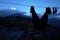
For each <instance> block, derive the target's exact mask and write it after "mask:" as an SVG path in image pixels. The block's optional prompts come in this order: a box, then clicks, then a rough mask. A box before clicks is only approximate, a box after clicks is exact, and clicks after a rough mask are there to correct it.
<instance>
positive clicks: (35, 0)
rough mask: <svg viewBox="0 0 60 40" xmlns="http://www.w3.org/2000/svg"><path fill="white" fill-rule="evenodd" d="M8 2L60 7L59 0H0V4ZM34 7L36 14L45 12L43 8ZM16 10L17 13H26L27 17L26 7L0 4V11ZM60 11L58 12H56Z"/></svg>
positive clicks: (27, 8)
mask: <svg viewBox="0 0 60 40" xmlns="http://www.w3.org/2000/svg"><path fill="white" fill-rule="evenodd" d="M1 1H2V2H9V3H15V4H21V5H29V6H32V5H33V6H41V7H48V6H49V7H55V6H56V7H60V0H0V2H1ZM41 7H35V10H36V12H37V13H40V14H43V13H44V12H45V8H41ZM10 8H17V10H19V11H23V12H27V14H28V15H29V14H30V13H29V11H30V7H27V6H19V5H10V4H3V3H0V9H10ZM59 11H60V9H59V10H58V12H59Z"/></svg>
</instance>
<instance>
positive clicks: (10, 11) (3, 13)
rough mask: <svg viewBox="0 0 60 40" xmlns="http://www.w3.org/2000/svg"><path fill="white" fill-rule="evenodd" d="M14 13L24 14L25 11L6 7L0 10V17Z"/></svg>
mask: <svg viewBox="0 0 60 40" xmlns="http://www.w3.org/2000/svg"><path fill="white" fill-rule="evenodd" d="M16 13H20V14H26V12H20V11H17V10H11V9H6V10H0V17H6V16H10V15H12V14H16Z"/></svg>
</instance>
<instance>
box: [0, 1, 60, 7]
mask: <svg viewBox="0 0 60 40" xmlns="http://www.w3.org/2000/svg"><path fill="white" fill-rule="evenodd" d="M0 4H10V5H16V6H26V7H31V6H30V5H23V4H15V3H9V2H2V1H0ZM34 7H38V8H46V7H42V6H34ZM50 8H53V7H50ZM57 8H60V7H57Z"/></svg>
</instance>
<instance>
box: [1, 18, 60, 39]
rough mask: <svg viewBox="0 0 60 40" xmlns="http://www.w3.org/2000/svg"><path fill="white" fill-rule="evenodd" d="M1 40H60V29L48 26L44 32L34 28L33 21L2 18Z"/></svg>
mask: <svg viewBox="0 0 60 40" xmlns="http://www.w3.org/2000/svg"><path fill="white" fill-rule="evenodd" d="M0 40H60V29H58V28H56V27H53V26H51V25H48V27H47V28H46V31H45V32H42V31H40V30H35V29H34V28H33V24H32V21H31V19H27V18H22V17H5V18H2V17H0Z"/></svg>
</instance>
